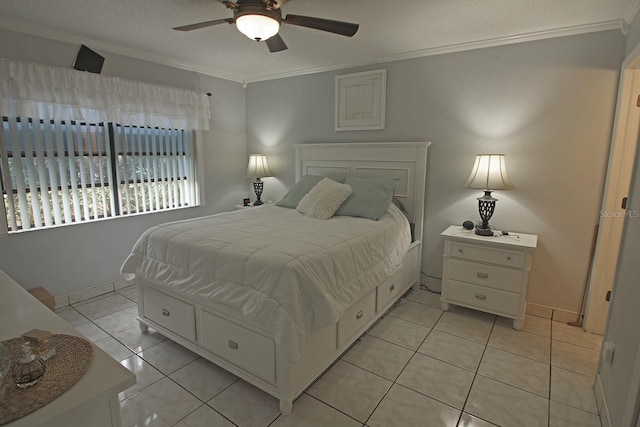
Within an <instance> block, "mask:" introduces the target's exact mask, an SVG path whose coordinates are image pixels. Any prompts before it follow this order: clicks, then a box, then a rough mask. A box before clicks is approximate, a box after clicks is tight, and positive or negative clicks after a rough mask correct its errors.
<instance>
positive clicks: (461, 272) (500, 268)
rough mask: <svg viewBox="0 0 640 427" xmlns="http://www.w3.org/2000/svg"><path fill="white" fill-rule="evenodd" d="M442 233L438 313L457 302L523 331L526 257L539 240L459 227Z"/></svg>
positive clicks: (526, 272)
mask: <svg viewBox="0 0 640 427" xmlns="http://www.w3.org/2000/svg"><path fill="white" fill-rule="evenodd" d="M441 235H442V236H443V237H444V255H443V256H444V263H443V271H442V295H441V297H440V304H441V306H442V309H443V310H445V311H446V310H448V309H449V304H456V305H460V306H464V307H469V308H473V309H476V310H482V311H486V312H488V313H493V314H498V315H500V316H504V317H508V318H511V319H513V327H514V329H518V330H520V329H522V325H523V323H524V315H525V308H526V296H527V285H528V282H529V270H530V268H531V258H532V257H531V254H532V252H533V251H534V249H535V248H536V246H537V242H538V236H535V235H532V234H522V233H509V235H506V236H499V237H498V236H491V237H487V236H478V235H476V234H475V233H474V232H473V230H471V231H468V230H465V229H463V228H462V227H460V226H459V225H452V226H450V227H449V228H447V229H446V230H445V231H443V232H442V234H441Z"/></svg>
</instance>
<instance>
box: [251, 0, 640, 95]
mask: <svg viewBox="0 0 640 427" xmlns="http://www.w3.org/2000/svg"><path fill="white" fill-rule="evenodd" d="M637 1H640V0H637ZM622 28H623V20H621V19H615V20H611V21H603V22H598V23H594V24H585V25H575V26H571V27H563V28H554V29H552V30H543V31H534V32H530V33H522V34H516V35H512V36H505V37H495V38H490V39H485V40H478V41H472V42H463V43H456V44H450V45H446V46H437V47H432V48H428V49H421V50H415V51H411V52H404V53H400V54H397V55H388V56H384V57H380V58H377V59H375V60H372V61H363V62H359V63H350V64H341V65H335V66H329V67H317V68H309V69H304V70H296V71H291V72H285V73H276V74H270V75H265V76H256V77H254V78H248V79H247V80H246V81H245V82H246V83H254V82H259V81H265V80H274V79H281V78H287V77H295V76H301V75H306V74H315V73H321V72H326V71H335V70H343V69H346V68H353V67H361V66H366V65H374V64H380V63H385V62H393V61H402V60H405V59H415V58H422V57H425V56H434V55H442V54H445V53H455V52H463V51H467V50H475V49H483V48H487V47H496V46H504V45H508V44H515V43H524V42H530V41H536V40H544V39H550V38H556V37H565V36H573V35H579V34H587V33H594V32H598V31H608V30H620V31H622ZM246 83H245V84H246Z"/></svg>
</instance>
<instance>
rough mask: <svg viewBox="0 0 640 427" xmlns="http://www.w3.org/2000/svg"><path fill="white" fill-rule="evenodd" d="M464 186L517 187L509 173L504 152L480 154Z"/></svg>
mask: <svg viewBox="0 0 640 427" xmlns="http://www.w3.org/2000/svg"><path fill="white" fill-rule="evenodd" d="M464 186H465V187H467V188H478V189H481V190H513V189H514V188H515V187H514V186H513V184H512V183H511V180H509V176H508V175H507V166H506V163H505V159H504V154H478V155H477V156H476V161H475V163H474V164H473V168H472V169H471V174H469V178H467V181H466V182H465V183H464Z"/></svg>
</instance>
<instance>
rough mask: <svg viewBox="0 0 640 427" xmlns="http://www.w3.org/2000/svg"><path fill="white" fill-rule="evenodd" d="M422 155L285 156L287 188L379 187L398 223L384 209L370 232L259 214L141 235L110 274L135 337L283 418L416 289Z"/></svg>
mask: <svg viewBox="0 0 640 427" xmlns="http://www.w3.org/2000/svg"><path fill="white" fill-rule="evenodd" d="M428 145H429V144H428V143H343V144H298V145H296V146H295V152H296V157H295V158H296V180H298V179H300V177H302V176H303V175H319V176H331V177H346V176H358V177H361V178H373V177H377V178H380V177H381V178H387V179H388V178H391V179H392V180H393V183H394V188H395V190H394V194H395V197H396V199H397V200H399V201H400V202H401V203H402V205H403V206H404V207H405V209H406V211H407V212H406V214H407V216H408V217H409V221H407V219H406V218H405V215H404V214H403V213H402V212H400V210H399V209H397V208H396V207H395V206H394V205H391V206H390V207H389V209H388V210H387V211H386V213H385V214H384V215H382V216H381V217H380V219H379V220H378V221H371V220H367V219H362V218H353V217H350V216H335V217H333V218H331V219H329V220H324V221H323V220H317V219H313V218H309V217H307V216H305V215H302V214H300V213H299V212H297V211H296V210H295V209H288V208H284V207H276V206H269V207H263V208H256V209H246V210H241V211H235V212H230V213H223V214H218V215H213V216H210V217H204V218H196V219H192V220H186V221H178V222H174V223H169V224H165V225H162V226H159V227H154V228H152V229H150V230H148V231H147V232H145V233H144V234H143V236H142V237H141V238H140V239H139V241H138V243H137V244H136V246H135V247H134V249H133V250H132V253H131V255H130V256H129V257H128V259H127V261H125V263H124V265H123V267H122V271H123V273H129V274H131V275H132V276H134V277H135V281H136V284H137V287H138V319H139V321H140V326H141V329H142V330H143V332H144V331H146V330H147V328H148V327H149V326H151V327H153V328H154V329H157V330H158V331H160V332H161V333H163V334H165V335H166V336H167V337H169V338H170V339H172V340H174V341H175V342H177V343H179V344H181V345H183V346H184V347H186V348H189V349H190V350H192V351H194V352H196V353H198V354H200V355H201V356H203V357H204V358H206V359H208V360H210V361H212V362H214V363H216V364H217V365H219V366H221V367H223V368H225V369H227V370H228V371H230V372H232V373H234V374H236V375H238V376H239V377H241V378H243V379H244V380H246V381H248V382H249V383H251V384H253V385H255V386H257V387H259V388H261V389H262V390H264V391H266V392H267V393H270V394H271V395H273V396H275V397H276V398H278V399H279V400H280V410H281V412H282V413H283V414H285V415H288V414H289V413H290V412H291V409H292V404H293V401H294V399H295V398H296V397H297V396H299V395H300V394H301V393H302V392H303V391H304V390H305V389H306V388H307V387H308V386H309V385H310V384H311V383H312V382H313V381H314V380H315V379H316V378H317V377H318V376H319V375H320V374H321V373H322V372H323V371H324V370H325V369H327V368H328V367H329V366H330V365H331V364H332V363H333V362H334V361H335V360H336V359H337V358H338V357H339V356H340V354H342V353H343V352H344V351H345V350H346V349H348V348H349V346H350V345H351V344H352V343H353V342H354V341H355V340H356V339H357V338H358V337H359V336H360V335H361V334H362V333H363V332H365V331H366V330H367V329H368V328H369V327H370V326H371V325H372V324H373V323H374V322H375V321H376V320H377V319H378V318H379V317H381V316H382V315H383V314H384V312H385V311H387V310H388V309H389V307H391V305H392V304H393V303H394V302H395V301H396V300H397V298H399V297H400V296H402V295H403V294H404V293H405V292H406V291H407V290H408V289H409V288H410V287H411V286H412V285H415V286H418V285H419V279H420V260H421V242H420V240H419V239H420V237H421V236H422V224H423V216H424V214H423V212H424V207H423V206H424V190H425V176H426V153H427V147H428ZM408 222H411V223H412V225H413V226H414V230H413V231H414V233H415V236H417V238H416V239H414V240H413V241H412V240H411V233H410V231H409V229H410V227H409V225H408ZM213 229H215V230H216V232H215V234H209V230H213Z"/></svg>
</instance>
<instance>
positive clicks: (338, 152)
mask: <svg viewBox="0 0 640 427" xmlns="http://www.w3.org/2000/svg"><path fill="white" fill-rule="evenodd" d="M430 144H431V143H430V142H345V143H313V144H294V147H295V150H296V181H298V180H299V179H300V177H301V176H303V175H319V176H328V177H333V178H340V177H346V176H349V175H355V176H359V177H363V178H372V177H385V178H393V180H394V182H395V197H396V198H397V199H398V200H400V202H402V204H403V205H404V207H405V209H406V210H407V212H408V214H409V217H410V220H411V221H412V222H413V223H414V224H415V238H416V239H417V240H422V229H423V223H424V198H425V187H426V174H427V147H429V145H430Z"/></svg>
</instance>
